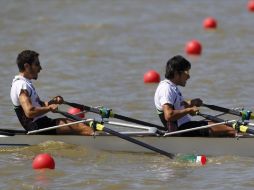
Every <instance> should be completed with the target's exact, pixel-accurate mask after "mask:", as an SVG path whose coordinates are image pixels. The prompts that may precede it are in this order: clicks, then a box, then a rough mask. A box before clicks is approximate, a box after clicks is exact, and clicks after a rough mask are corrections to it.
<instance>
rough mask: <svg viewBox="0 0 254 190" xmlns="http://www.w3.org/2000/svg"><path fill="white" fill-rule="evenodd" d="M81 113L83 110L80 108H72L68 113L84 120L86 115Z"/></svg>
mask: <svg viewBox="0 0 254 190" xmlns="http://www.w3.org/2000/svg"><path fill="white" fill-rule="evenodd" d="M80 112H81V110H80V109H78V108H73V107H71V108H69V109H68V113H70V114H72V115H76V116H78V117H80V118H84V117H85V114H84V113H80Z"/></svg>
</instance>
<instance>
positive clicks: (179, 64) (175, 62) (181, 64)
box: [165, 55, 191, 79]
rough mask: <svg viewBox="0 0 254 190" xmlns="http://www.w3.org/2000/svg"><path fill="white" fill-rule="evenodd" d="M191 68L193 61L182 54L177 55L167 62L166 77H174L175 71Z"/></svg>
mask: <svg viewBox="0 0 254 190" xmlns="http://www.w3.org/2000/svg"><path fill="white" fill-rule="evenodd" d="M190 68H191V63H190V62H189V61H188V60H186V59H185V58H184V57H183V56H181V55H176V56H174V57H172V58H171V59H170V60H168V62H167V64H166V73H165V78H167V79H172V78H173V77H174V73H175V72H178V73H180V72H182V71H186V70H189V69H190Z"/></svg>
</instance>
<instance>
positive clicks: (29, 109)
mask: <svg viewBox="0 0 254 190" xmlns="http://www.w3.org/2000/svg"><path fill="white" fill-rule="evenodd" d="M19 102H20V105H21V106H22V108H23V110H24V112H25V115H26V116H27V117H28V118H34V117H37V116H40V115H43V114H46V113H48V112H49V111H53V110H54V106H44V107H34V106H33V105H32V102H31V99H30V97H29V94H28V91H27V90H21V92H20V95H19Z"/></svg>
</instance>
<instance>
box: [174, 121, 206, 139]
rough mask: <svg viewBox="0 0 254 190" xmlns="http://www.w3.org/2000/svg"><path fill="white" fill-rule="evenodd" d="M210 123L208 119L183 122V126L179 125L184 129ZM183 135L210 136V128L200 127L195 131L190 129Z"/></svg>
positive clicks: (180, 128) (179, 128)
mask: <svg viewBox="0 0 254 190" xmlns="http://www.w3.org/2000/svg"><path fill="white" fill-rule="evenodd" d="M205 125H208V122H207V121H189V122H187V123H184V124H182V125H181V126H179V127H178V130H184V129H190V128H195V127H201V126H205ZM181 136H185V137H197V136H201V137H208V136H209V128H206V129H199V130H195V131H189V132H186V133H182V134H181Z"/></svg>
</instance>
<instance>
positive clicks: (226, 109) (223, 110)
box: [202, 104, 242, 116]
mask: <svg viewBox="0 0 254 190" xmlns="http://www.w3.org/2000/svg"><path fill="white" fill-rule="evenodd" d="M202 106H205V107H207V108H210V109H212V110H216V111H220V112H225V113H229V114H232V115H237V116H242V114H241V112H239V111H236V110H232V109H228V108H223V107H220V106H215V105H209V104H203V105H202Z"/></svg>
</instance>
